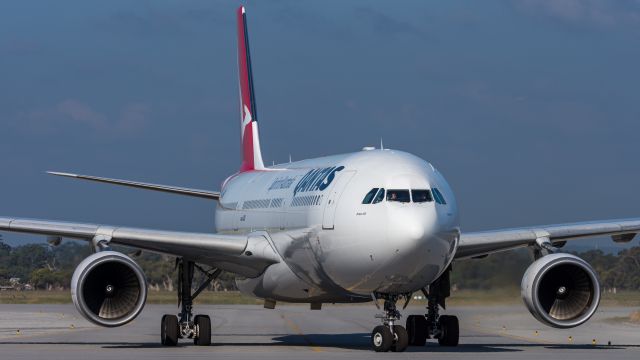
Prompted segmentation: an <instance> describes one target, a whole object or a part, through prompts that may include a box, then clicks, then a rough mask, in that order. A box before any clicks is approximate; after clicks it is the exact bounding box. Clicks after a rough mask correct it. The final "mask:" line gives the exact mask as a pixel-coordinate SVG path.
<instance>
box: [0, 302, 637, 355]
mask: <svg viewBox="0 0 640 360" xmlns="http://www.w3.org/2000/svg"><path fill="white" fill-rule="evenodd" d="M633 310H634V309H633V308H618V307H616V308H605V307H601V308H600V309H599V310H598V312H597V313H596V315H595V316H594V317H593V318H592V319H591V320H590V321H589V322H588V323H587V324H585V325H582V326H580V327H577V328H574V329H569V330H559V329H552V328H548V327H546V326H544V325H542V324H540V323H538V322H537V321H536V320H535V319H534V318H533V317H532V316H531V315H530V314H529V313H528V311H527V310H526V309H525V307H524V306H523V305H522V306H519V305H510V306H481V307H462V308H450V309H448V311H447V312H445V313H449V314H455V315H457V316H458V317H459V318H460V326H461V328H460V345H459V346H458V347H454V348H448V347H440V346H439V345H438V344H437V343H436V342H433V341H431V342H429V343H428V344H427V345H426V346H424V347H409V348H408V350H407V351H406V352H404V353H374V352H373V351H372V350H370V345H369V341H370V340H369V336H370V335H369V334H370V332H371V330H372V329H373V327H374V326H376V325H378V324H379V320H378V319H375V318H374V315H375V314H376V312H377V310H376V308H375V307H374V305H372V304H368V305H357V306H355V305H353V306H352V305H344V306H325V307H324V308H323V309H322V310H320V311H316V310H313V311H312V310H309V308H308V307H305V306H298V305H285V306H278V307H277V308H276V309H275V310H268V309H264V308H262V307H260V306H251V305H207V306H205V305H197V306H196V307H195V313H196V314H197V313H203V314H208V315H210V316H211V320H212V333H213V337H212V341H213V344H212V346H209V347H200V346H195V345H193V342H192V341H188V340H182V341H181V342H180V344H179V346H177V347H163V346H161V345H160V335H159V333H160V318H161V316H162V314H164V313H176V312H177V307H176V306H172V305H147V306H146V307H145V309H144V310H143V312H142V314H140V316H138V318H137V319H136V320H135V321H133V322H132V323H130V324H128V325H126V326H123V327H119V328H101V327H98V326H95V325H92V324H91V323H89V322H87V321H86V320H84V319H83V318H82V317H81V316H80V315H79V314H78V313H77V312H76V310H75V308H74V307H73V305H71V304H68V305H0V359H41V358H46V359H68V360H73V359H83V360H84V359H91V360H98V359H136V360H138V359H160V358H211V359H247V358H260V359H261V360H267V359H327V358H332V359H383V358H402V359H436V358H437V359H514V358H517V359H536V360H540V359H542V358H548V359H558V358H562V359H580V360H587V359H603V358H606V359H607V360H611V359H638V358H640V325H637V324H632V323H629V322H628V321H627V320H626V319H627V318H628V315H629V314H630V313H631V312H632V311H633ZM423 312H424V308H422V307H419V306H410V307H409V308H407V309H406V310H404V311H403V312H402V314H403V316H406V315H410V314H420V313H423Z"/></svg>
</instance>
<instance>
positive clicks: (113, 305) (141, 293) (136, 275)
mask: <svg viewBox="0 0 640 360" xmlns="http://www.w3.org/2000/svg"><path fill="white" fill-rule="evenodd" d="M71 297H72V298H73V303H74V304H75V306H76V308H77V309H78V311H79V312H80V314H82V316H84V317H85V318H86V319H87V320H89V321H91V322H93V323H95V324H97V325H101V326H107V327H114V326H121V325H124V324H126V323H128V322H129V321H131V320H133V319H135V318H136V316H138V314H140V312H141V311H142V308H143V307H144V304H145V302H146V300H147V279H146V277H145V275H144V272H143V271H142V269H141V268H140V266H138V264H136V263H135V262H134V261H133V260H131V258H129V257H128V256H126V255H124V254H122V253H119V252H116V251H101V252H97V253H95V254H93V255H91V256H89V257H87V258H86V259H84V260H83V261H82V262H81V263H80V265H78V267H77V268H76V270H75V271H74V273H73V277H72V278H71Z"/></svg>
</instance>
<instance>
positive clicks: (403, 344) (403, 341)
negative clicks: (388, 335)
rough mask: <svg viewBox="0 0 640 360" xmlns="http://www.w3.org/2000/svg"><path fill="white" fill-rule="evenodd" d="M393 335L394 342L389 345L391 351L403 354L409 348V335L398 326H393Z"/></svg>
mask: <svg viewBox="0 0 640 360" xmlns="http://www.w3.org/2000/svg"><path fill="white" fill-rule="evenodd" d="M393 333H394V335H395V341H394V343H393V345H391V351H393V352H403V351H405V350H406V349H407V347H408V346H409V335H408V334H407V330H406V329H405V328H404V327H402V326H400V325H393Z"/></svg>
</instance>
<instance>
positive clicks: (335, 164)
mask: <svg viewBox="0 0 640 360" xmlns="http://www.w3.org/2000/svg"><path fill="white" fill-rule="evenodd" d="M237 24H238V28H237V31H238V68H239V86H240V122H239V123H240V125H241V141H242V146H241V152H242V154H241V159H242V163H241V164H240V167H239V171H238V172H237V173H235V174H233V175H231V176H230V177H228V178H227V179H226V180H225V181H224V183H223V184H222V187H221V189H220V191H219V192H217V191H207V190H196V189H188V188H182V187H174V186H164V185H157V184H149V183H141V182H135V181H126V180H117V179H109V178H101V177H95V176H86V175H76V174H69V173H53V174H55V175H61V176H67V177H73V178H78V179H85V180H92V181H98V182H104V183H111V184H118V185H124V186H131V187H135V188H140V189H149V190H157V191H164V192H170V193H175V194H181V195H187V196H195V197H200V198H206V199H210V200H212V201H215V202H216V212H215V224H216V232H215V233H189V232H176V231H163V230H152V229H139V228H128V227H120V226H109V225H93V224H80V223H69V222H59V221H48V220H32V219H20V218H14V217H0V231H13V232H22V233H33V234H42V235H46V236H47V237H48V238H49V241H50V242H51V243H59V242H60V240H61V239H62V238H70V239H82V240H86V241H88V242H89V243H90V244H91V246H92V248H93V249H94V250H95V251H94V253H93V254H92V255H90V256H89V257H87V258H86V259H84V260H83V261H82V262H81V263H80V264H79V265H78V267H77V269H76V270H75V272H74V274H73V277H72V283H71V295H72V298H73V302H74V304H75V306H76V307H77V309H78V311H79V312H80V313H81V314H82V315H83V316H84V317H85V318H86V319H88V320H89V321H91V322H93V323H95V324H98V325H101V326H108V327H114V326H122V325H125V324H127V323H128V322H130V321H132V320H133V319H134V318H136V316H138V315H139V314H140V312H141V311H142V309H143V307H144V305H145V301H146V298H147V280H146V278H145V274H144V273H143V271H142V270H141V268H140V267H139V266H138V265H137V264H136V262H135V261H134V260H133V259H132V258H131V257H129V256H127V255H125V254H123V253H121V252H117V251H114V250H112V249H111V245H112V244H117V245H125V246H128V247H134V248H137V249H141V250H144V251H151V252H157V253H163V254H170V255H173V256H175V257H177V259H178V265H179V280H180V281H179V290H180V291H179V292H178V294H179V295H178V296H179V302H180V313H179V314H178V315H177V316H176V315H175V314H169V315H165V316H163V318H162V321H161V324H162V326H161V329H160V330H161V331H160V337H161V342H162V344H164V345H166V346H173V345H176V344H177V343H178V341H179V339H191V340H192V341H194V342H195V344H196V345H209V344H210V343H211V320H210V318H209V317H208V316H207V315H195V316H194V315H193V299H194V298H195V297H196V296H197V295H198V294H199V293H200V292H201V291H202V289H205V288H206V287H207V285H208V284H209V283H210V282H211V281H212V280H213V279H215V278H216V277H217V276H219V274H220V273H221V272H222V271H226V272H230V273H233V274H235V275H237V280H236V282H237V285H238V288H239V289H240V290H241V291H242V292H243V293H245V294H249V295H252V296H255V297H257V298H261V299H264V306H265V308H274V307H275V305H276V302H277V301H285V302H295V303H309V304H310V308H311V309H312V310H320V309H321V307H322V304H323V303H358V302H374V304H375V305H376V306H377V307H378V309H380V312H381V315H379V317H380V319H381V324H380V325H379V326H376V327H375V328H374V329H373V331H372V333H371V346H372V348H373V349H374V350H375V351H397V352H400V351H404V350H405V349H406V348H407V346H409V345H413V346H421V345H424V344H425V342H426V340H427V339H436V340H437V341H438V342H439V343H440V345H442V346H456V345H457V344H458V338H459V336H458V335H459V328H458V319H457V318H456V317H455V316H451V315H439V309H440V308H443V307H444V306H445V300H446V299H447V297H448V296H449V295H450V287H451V285H450V281H449V274H450V272H451V264H452V262H454V261H468V260H467V259H473V258H480V257H484V256H487V255H488V254H491V253H495V252H500V251H506V250H511V249H515V248H523V247H528V248H529V249H531V251H532V254H534V259H535V260H534V261H533V263H532V264H531V265H530V266H529V268H528V269H527V271H526V273H525V275H524V277H523V279H522V296H523V300H524V302H525V304H526V306H527V308H528V309H529V310H530V312H531V314H533V316H534V317H535V318H537V319H538V320H539V321H541V322H542V323H544V324H546V325H549V326H553V327H558V328H570V327H574V326H578V325H580V324H583V323H584V322H586V321H587V320H588V319H589V318H590V317H591V316H592V315H593V314H594V312H595V311H596V309H597V307H598V304H599V301H600V287H599V283H598V278H597V275H596V273H595V272H594V270H593V269H592V267H591V266H590V265H589V264H588V263H586V262H585V261H584V260H582V259H580V258H578V257H576V256H574V255H570V254H564V253H560V252H558V249H559V248H560V247H562V246H563V245H564V244H565V243H566V242H567V241H570V240H574V239H581V238H586V237H591V236H611V237H612V238H613V240H614V241H617V242H628V241H630V240H631V239H633V237H634V236H635V235H636V233H637V232H639V231H640V219H627V220H610V221H594V222H585V223H571V224H559V225H545V226H531V227H525V228H515V229H501V230H495V231H484V232H470V233H468V232H462V231H461V230H460V224H459V221H458V208H457V206H456V198H455V196H454V194H453V191H452V190H451V188H450V187H449V185H448V184H447V181H446V180H445V178H444V177H443V176H442V174H441V173H440V172H439V171H438V170H437V169H436V168H434V166H433V165H432V164H430V163H429V162H427V161H425V160H423V159H421V158H419V157H417V156H414V155H412V154H409V153H406V152H402V151H398V150H391V149H382V148H381V149H373V148H364V149H363V150H362V151H358V152H354V153H349V154H341V155H333V156H326V157H320V158H315V159H309V160H303V161H296V162H289V163H285V164H280V165H274V166H265V165H264V163H263V161H262V155H261V150H260V137H259V136H258V118H257V114H256V103H255V96H254V91H253V80H252V73H251V61H250V56H249V44H248V38H247V22H246V14H245V10H244V8H243V7H241V8H239V9H238V11H237ZM196 271H202V272H204V273H205V275H206V276H205V278H206V281H205V282H204V283H203V284H194V283H193V278H194V273H195V272H196ZM194 289H195V290H194ZM416 292H422V293H423V294H424V296H425V297H426V299H427V300H428V303H427V307H426V311H425V314H424V315H412V316H408V317H407V318H406V319H405V322H403V323H401V322H400V321H401V315H400V310H399V309H398V307H399V306H398V307H397V305H405V306H406V304H407V303H408V302H409V300H410V299H411V298H412V294H414V293H416ZM372 309H373V307H372ZM403 324H404V325H405V326H403Z"/></svg>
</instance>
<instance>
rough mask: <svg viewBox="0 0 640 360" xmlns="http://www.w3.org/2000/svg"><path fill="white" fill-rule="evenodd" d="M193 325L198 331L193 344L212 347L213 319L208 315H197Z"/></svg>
mask: <svg viewBox="0 0 640 360" xmlns="http://www.w3.org/2000/svg"><path fill="white" fill-rule="evenodd" d="M193 323H194V324H195V326H196V328H197V329H198V332H197V333H198V336H196V337H195V338H193V343H194V344H196V345H199V346H209V345H211V318H209V316H208V315H196V316H195V317H194V318H193Z"/></svg>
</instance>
